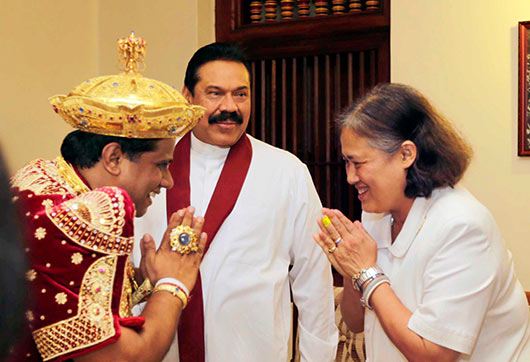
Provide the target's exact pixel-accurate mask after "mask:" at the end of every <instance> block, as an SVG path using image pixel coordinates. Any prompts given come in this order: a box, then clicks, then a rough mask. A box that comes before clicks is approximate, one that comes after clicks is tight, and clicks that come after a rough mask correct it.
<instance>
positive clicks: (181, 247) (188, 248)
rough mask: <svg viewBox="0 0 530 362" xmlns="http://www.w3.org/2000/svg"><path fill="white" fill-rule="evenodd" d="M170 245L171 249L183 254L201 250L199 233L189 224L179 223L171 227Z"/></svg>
mask: <svg viewBox="0 0 530 362" xmlns="http://www.w3.org/2000/svg"><path fill="white" fill-rule="evenodd" d="M169 245H170V246H171V250H173V251H178V252H179V253H181V254H189V253H195V252H196V251H198V250H199V244H198V243H197V234H195V232H194V231H193V229H192V228H190V227H189V226H184V225H179V226H177V227H176V228H173V229H171V233H170V234H169Z"/></svg>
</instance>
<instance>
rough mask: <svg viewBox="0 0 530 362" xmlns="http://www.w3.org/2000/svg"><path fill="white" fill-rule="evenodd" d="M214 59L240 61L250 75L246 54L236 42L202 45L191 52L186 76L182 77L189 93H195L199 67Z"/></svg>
mask: <svg viewBox="0 0 530 362" xmlns="http://www.w3.org/2000/svg"><path fill="white" fill-rule="evenodd" d="M215 60H226V61H230V62H236V63H241V64H243V65H244V66H245V68H247V71H248V75H249V77H250V74H251V68H250V63H249V62H248V59H247V56H246V55H245V52H244V51H243V49H242V48H241V47H240V46H238V45H236V44H229V43H212V44H208V45H205V46H203V47H202V48H200V49H199V50H197V51H196V52H195V54H193V56H192V57H191V59H190V61H189V62H188V67H187V68H186V76H185V78H184V85H185V86H186V88H187V89H188V91H189V92H190V93H191V95H194V94H195V85H197V82H198V81H199V68H200V67H202V66H203V65H204V64H206V63H209V62H213V61H215Z"/></svg>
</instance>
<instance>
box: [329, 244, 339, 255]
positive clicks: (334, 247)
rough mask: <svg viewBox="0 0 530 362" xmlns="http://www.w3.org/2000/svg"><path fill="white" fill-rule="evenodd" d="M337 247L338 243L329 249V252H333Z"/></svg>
mask: <svg viewBox="0 0 530 362" xmlns="http://www.w3.org/2000/svg"><path fill="white" fill-rule="evenodd" d="M336 249H337V245H333V247H332V248H331V249H328V253H330V254H333V252H334V251H335V250H336Z"/></svg>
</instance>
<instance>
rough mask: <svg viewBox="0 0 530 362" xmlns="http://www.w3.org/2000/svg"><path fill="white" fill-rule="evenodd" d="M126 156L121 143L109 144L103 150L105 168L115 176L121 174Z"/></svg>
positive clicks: (102, 159)
mask: <svg viewBox="0 0 530 362" xmlns="http://www.w3.org/2000/svg"><path fill="white" fill-rule="evenodd" d="M124 157H125V155H124V154H123V151H122V149H121V146H120V145H119V143H116V142H111V143H107V144H106V145H105V147H103V150H101V160H100V162H101V163H102V165H103V168H104V169H105V170H106V171H107V172H108V173H110V174H111V175H113V176H118V175H119V174H120V173H121V164H122V162H123V158H124Z"/></svg>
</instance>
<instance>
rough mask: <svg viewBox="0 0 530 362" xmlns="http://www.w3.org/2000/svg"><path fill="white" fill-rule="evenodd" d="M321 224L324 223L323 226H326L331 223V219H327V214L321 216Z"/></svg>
mask: <svg viewBox="0 0 530 362" xmlns="http://www.w3.org/2000/svg"><path fill="white" fill-rule="evenodd" d="M322 224H323V225H324V227H326V228H327V227H328V226H330V225H331V220H330V219H329V217H328V215H326V216H324V217H323V218H322Z"/></svg>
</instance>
